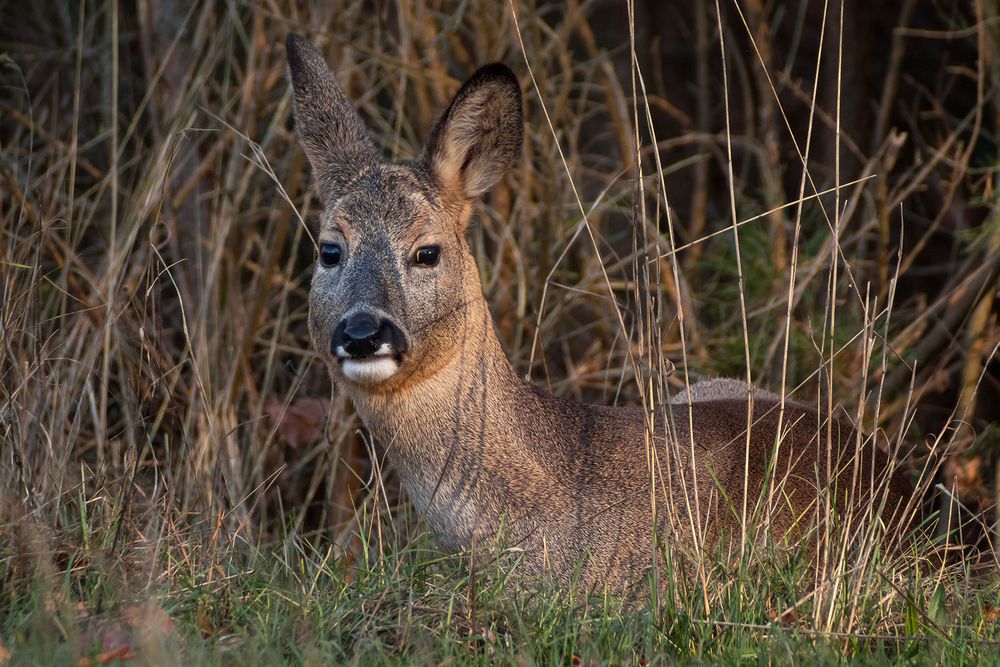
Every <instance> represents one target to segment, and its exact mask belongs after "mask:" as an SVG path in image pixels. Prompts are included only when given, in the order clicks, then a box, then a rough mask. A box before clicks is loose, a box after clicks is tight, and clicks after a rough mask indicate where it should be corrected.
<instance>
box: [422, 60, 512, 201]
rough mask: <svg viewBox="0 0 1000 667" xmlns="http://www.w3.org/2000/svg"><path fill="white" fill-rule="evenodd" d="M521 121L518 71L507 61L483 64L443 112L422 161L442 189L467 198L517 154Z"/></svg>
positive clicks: (485, 185) (499, 175) (494, 179)
mask: <svg viewBox="0 0 1000 667" xmlns="http://www.w3.org/2000/svg"><path fill="white" fill-rule="evenodd" d="M523 125H524V124H523V120H522V117H521V87H520V85H519V84H518V83H517V77H515V76H514V73H513V72H511V71H510V69H508V68H507V66H506V65H501V64H499V63H495V64H493V65H486V66H485V67H482V68H480V69H479V70H477V71H476V73H475V74H473V75H472V77H471V78H469V80H468V81H466V82H465V84H464V85H463V86H462V87H461V89H459V91H458V92H457V93H456V94H455V97H454V99H452V101H451V104H450V105H448V109H447V110H446V111H445V112H444V114H442V116H441V120H439V121H438V123H437V126H435V128H434V131H433V132H432V133H431V138H430V141H428V143H427V149H426V150H425V151H424V157H423V160H424V163H425V164H426V165H427V167H428V168H429V169H430V171H431V173H432V174H434V176H435V178H436V179H437V181H438V183H440V184H441V186H442V187H444V188H445V189H448V190H451V191H452V192H456V193H457V194H458V195H459V196H461V197H464V198H466V199H472V198H474V197H478V196H479V195H481V194H483V193H484V192H486V191H487V190H489V189H490V188H492V187H493V186H494V185H496V183H497V181H499V180H500V179H501V178H502V177H503V175H504V174H505V173H506V172H507V170H508V169H510V168H511V166H513V164H514V162H515V161H516V160H517V157H518V155H520V153H521V142H522V140H523V135H524V128H523Z"/></svg>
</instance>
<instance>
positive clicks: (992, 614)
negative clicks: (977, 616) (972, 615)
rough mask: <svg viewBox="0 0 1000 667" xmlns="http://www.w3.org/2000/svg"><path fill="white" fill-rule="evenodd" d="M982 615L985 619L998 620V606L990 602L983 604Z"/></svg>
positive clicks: (999, 618)
mask: <svg viewBox="0 0 1000 667" xmlns="http://www.w3.org/2000/svg"><path fill="white" fill-rule="evenodd" d="M983 617H984V618H985V619H986V620H987V621H1000V607H994V606H993V605H991V604H984V605H983Z"/></svg>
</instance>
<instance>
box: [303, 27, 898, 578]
mask: <svg viewBox="0 0 1000 667" xmlns="http://www.w3.org/2000/svg"><path fill="white" fill-rule="evenodd" d="M287 48H288V58H289V71H290V75H291V79H292V83H293V88H294V112H295V120H296V126H297V127H296V129H297V132H298V134H299V139H300V142H301V144H302V145H303V148H304V149H305V151H306V154H307V156H308V157H309V160H310V163H311V165H312V168H313V178H314V180H315V181H316V183H317V185H318V188H319V191H320V193H321V195H322V197H323V200H324V203H325V205H326V208H325V211H324V214H323V218H322V222H321V228H320V234H319V241H320V261H319V264H318V266H317V269H316V273H315V274H314V277H313V283H312V289H311V293H310V320H309V325H310V333H311V335H312V338H313V341H314V344H315V345H316V348H317V349H318V350H319V351H320V352H321V354H322V355H323V357H324V359H325V361H326V363H327V365H328V366H329V368H330V372H331V376H332V378H333V381H334V382H335V383H336V384H337V385H338V386H340V387H341V388H342V389H343V390H344V391H346V392H347V393H348V394H349V395H350V397H351V399H352V400H353V402H354V405H355V407H356V409H357V411H358V413H359V415H360V416H361V418H362V420H363V421H364V423H365V425H366V426H367V427H368V428H369V429H370V431H371V432H372V433H373V435H374V436H375V438H376V440H377V441H378V442H379V443H380V444H381V446H382V447H383V448H384V449H385V452H386V456H387V458H388V460H389V461H390V462H391V464H392V465H393V467H394V468H395V470H396V471H397V472H398V474H399V477H400V479H401V480H402V483H403V486H404V488H405V489H406V491H407V493H408V495H409V496H410V498H411V499H412V500H413V502H414V504H415V506H416V508H417V510H418V511H419V512H420V513H421V515H422V516H424V517H426V519H427V521H428V523H429V525H430V527H431V528H432V530H433V531H434V533H435V534H436V535H437V537H438V540H439V542H440V544H441V546H442V547H443V548H445V549H449V550H462V549H466V548H469V547H473V546H475V545H477V544H478V545H490V544H491V543H493V541H494V539H495V537H496V536H497V534H498V533H499V532H500V531H505V532H506V534H507V536H508V544H509V545H511V546H516V547H518V548H519V549H520V550H521V553H522V554H523V566H524V568H525V569H526V570H527V571H528V572H529V573H533V574H541V573H548V574H551V575H554V576H555V577H556V578H558V579H560V580H561V581H563V582H569V580H570V579H571V578H572V577H573V576H574V573H575V572H577V571H578V573H579V577H580V581H579V583H581V584H583V585H584V586H588V587H589V586H595V585H597V586H602V585H607V586H609V587H611V588H612V589H615V590H622V589H624V588H625V587H627V586H628V585H629V584H631V583H634V582H636V581H638V580H639V579H640V578H641V577H642V575H643V573H644V572H645V571H646V570H647V569H648V568H649V566H650V564H651V554H652V537H653V531H654V529H655V530H658V531H663V532H664V533H665V534H666V535H667V537H668V538H669V539H670V540H671V541H672V542H674V543H676V544H678V545H694V544H695V543H697V542H699V540H701V539H706V540H712V539H716V538H718V537H722V536H724V535H727V534H728V535H736V536H737V537H738V536H739V533H740V531H741V530H742V529H743V527H744V526H743V522H742V519H741V516H740V513H739V512H734V511H733V507H734V504H735V505H737V506H738V505H739V503H738V501H736V500H734V499H737V498H740V499H741V498H742V497H743V493H744V479H746V480H747V481H748V482H749V486H748V488H747V492H748V494H749V497H750V498H751V499H753V500H755V499H756V498H757V497H758V494H759V493H760V491H761V489H762V487H763V485H764V484H765V480H766V479H767V474H766V468H767V465H768V461H769V460H770V456H771V453H772V452H773V450H774V445H775V442H776V440H777V441H780V442H781V443H782V444H781V449H780V450H779V451H780V452H781V455H780V457H778V462H777V465H776V467H775V476H776V477H777V478H780V479H781V481H782V483H783V484H784V487H783V488H784V497H785V498H791V499H793V500H789V501H788V502H786V503H784V504H782V506H781V507H778V508H776V509H775V511H774V513H773V515H771V516H769V518H768V520H769V523H770V529H771V532H772V533H775V534H778V535H785V534H787V533H789V531H790V530H791V529H792V527H793V526H795V525H801V524H803V523H805V522H803V521H799V519H800V518H801V517H802V516H804V515H805V514H806V513H807V512H809V507H812V506H814V505H815V503H816V499H817V484H819V485H820V486H822V484H823V482H824V481H825V480H827V479H829V478H830V477H831V476H830V475H827V474H826V466H825V463H824V457H818V456H817V452H819V451H820V450H819V447H818V445H817V443H819V442H820V440H819V436H818V432H820V431H823V432H825V427H824V428H822V429H820V428H819V427H820V426H821V424H822V422H823V419H821V418H820V417H819V416H818V414H817V413H816V412H815V411H813V410H811V409H809V408H807V407H805V406H802V405H800V404H797V403H794V402H791V401H789V402H787V403H786V405H785V406H784V410H783V411H782V407H781V405H780V399H779V398H778V397H777V396H775V395H773V394H769V393H767V392H762V391H758V390H754V389H751V388H750V387H748V386H747V385H746V384H744V383H742V382H739V381H735V380H710V381H706V382H702V383H699V384H696V385H694V386H693V387H692V388H691V391H690V395H688V394H687V393H684V394H682V395H680V396H677V397H675V398H674V399H673V400H672V401H671V403H670V404H669V405H667V406H663V408H662V409H658V410H657V411H656V414H654V415H651V417H652V428H650V427H649V426H647V424H649V423H650V419H649V418H650V415H647V414H646V413H645V412H644V410H643V409H642V408H610V407H602V406H594V405H584V404H580V403H576V402H573V401H568V400H564V399H561V398H558V397H555V396H552V395H549V394H546V393H545V392H543V391H541V390H539V389H538V388H536V387H534V386H533V385H531V384H530V383H528V382H526V381H524V380H523V379H521V378H520V377H519V376H518V374H517V373H516V372H515V371H514V369H513V368H512V367H511V365H510V363H509V361H508V359H507V357H506V355H505V353H504V351H503V349H502V347H501V345H500V342H499V340H498V339H497V336H496V334H495V332H494V328H493V321H492V317H491V314H490V312H489V308H488V307H487V304H486V301H485V299H484V297H483V294H482V289H481V286H480V279H479V273H478V271H477V269H476V266H475V262H474V260H473V258H472V256H471V253H470V252H469V249H468V247H467V244H466V242H465V231H466V227H467V224H468V220H469V217H470V215H471V210H472V202H473V201H474V200H475V198H476V197H478V196H479V195H480V194H482V193H483V192H485V191H486V190H488V189H489V188H490V187H492V185H494V184H495V183H496V181H497V180H499V178H500V177H501V176H502V175H503V174H504V173H505V172H506V171H507V169H508V168H509V167H510V166H511V165H512V164H513V163H514V162H515V160H516V158H517V156H518V154H519V150H520V143H521V135H522V129H521V122H522V121H521V100H520V89H519V87H518V84H517V81H516V79H515V78H514V76H513V74H511V73H510V71H509V70H507V69H506V68H505V67H503V66H498V65H493V66H487V67H486V68H483V69H481V70H479V71H478V72H477V73H476V74H475V75H474V76H473V77H472V78H471V79H470V80H469V81H468V82H466V84H465V85H464V86H463V87H462V89H461V90H460V91H459V92H458V93H457V94H456V96H455V98H454V100H453V101H452V103H451V105H450V106H449V107H448V109H447V110H446V111H445V112H444V114H443V116H442V118H441V120H440V121H439V122H438V125H437V126H436V127H435V129H434V131H433V132H432V134H431V138H430V141H429V143H428V146H427V148H426V150H425V152H424V154H423V155H421V156H420V157H419V158H418V159H417V160H415V161H413V162H409V163H405V164H391V163H388V162H386V161H385V160H384V159H383V158H382V156H381V155H380V154H379V152H378V151H377V150H376V148H375V146H374V144H372V143H371V140H370V139H369V138H368V136H367V134H366V131H365V129H364V126H363V124H362V122H361V120H360V118H359V117H358V116H357V114H356V112H355V111H354V109H353V108H352V107H351V105H350V103H349V102H348V100H347V98H346V96H345V95H344V93H343V91H342V89H341V88H340V86H339V84H337V82H336V79H335V78H334V77H333V75H332V73H331V72H330V70H329V69H328V68H327V66H326V64H325V62H324V61H323V59H322V58H321V56H320V55H319V54H318V53H317V52H316V51H315V50H314V49H313V48H312V47H311V46H310V45H309V44H308V43H307V42H305V41H304V40H302V39H301V38H299V37H297V36H294V35H292V36H290V37H289V39H288V42H287ZM751 395H752V396H753V403H754V405H753V415H752V419H753V428H752V429H751V430H750V437H749V441H748V438H747V435H746V433H747V402H748V400H750V397H751ZM779 420H780V421H781V423H782V430H781V435H780V437H776V436H777V435H778V423H779ZM833 432H834V436H835V439H836V442H837V443H851V444H852V445H853V442H854V439H853V435H851V434H850V432H849V429H847V430H845V429H844V428H843V427H842V425H841V423H840V422H836V423H835V428H834V429H833ZM748 444H749V449H747V445H748ZM692 455H693V458H692ZM872 456H874V457H878V456H880V454H878V452H877V451H872V452H870V454H869V458H865V459H864V461H865V462H867V461H869V459H870V457H872ZM832 458H833V459H834V461H835V462H839V466H838V467H837V469H836V471H835V472H834V473H833V475H832V477H836V478H838V479H840V478H844V476H845V475H847V476H848V477H850V475H851V474H853V475H854V479H857V469H856V468H855V467H853V466H850V465H846V466H845V465H844V462H843V457H842V455H841V453H840V452H839V450H838V452H837V454H836V455H835V456H833V457H832ZM862 458H864V457H862ZM747 460H748V461H749V466H747V465H745V464H746V462H747ZM651 465H652V466H653V467H652V470H653V471H654V472H653V473H651ZM864 465H865V467H864V469H863V470H862V472H863V474H864V475H868V474H870V472H871V468H870V467H868V465H867V463H865V464H864ZM695 477H697V482H695ZM862 479H863V477H862ZM890 486H891V489H892V491H891V494H890V495H892V498H890V501H891V502H892V503H896V504H898V503H899V501H900V500H901V499H902V498H903V495H904V490H905V486H904V485H903V484H902V482H901V481H900V480H898V479H897V480H893V482H892V484H891V485H890ZM727 498H728V500H727ZM779 504H781V503H779ZM654 507H655V508H656V512H655V515H654V513H653V509H654ZM578 567H579V568H580V569H579V570H577V568H578Z"/></svg>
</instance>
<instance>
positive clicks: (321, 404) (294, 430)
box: [264, 395, 330, 449]
mask: <svg viewBox="0 0 1000 667" xmlns="http://www.w3.org/2000/svg"><path fill="white" fill-rule="evenodd" d="M329 410H330V401H328V400H326V399H319V398H300V399H299V400H297V401H295V402H294V403H291V404H290V405H288V406H287V407H286V406H285V404H284V403H283V402H282V401H280V400H279V399H278V397H277V396H274V395H271V396H268V397H267V399H266V400H265V401H264V412H266V413H267V416H268V417H270V418H271V423H272V424H274V425H275V426H276V427H277V429H278V435H279V436H280V437H281V439H282V441H284V442H285V444H287V445H288V446H289V447H291V448H292V449H297V448H298V447H299V446H301V445H307V444H309V443H312V442H316V441H317V440H319V439H320V437H322V435H323V429H322V427H323V420H325V419H326V415H327V412H329Z"/></svg>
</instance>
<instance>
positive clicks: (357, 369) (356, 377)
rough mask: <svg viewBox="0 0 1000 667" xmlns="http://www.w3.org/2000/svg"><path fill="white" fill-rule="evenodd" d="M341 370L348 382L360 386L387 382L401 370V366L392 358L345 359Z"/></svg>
mask: <svg viewBox="0 0 1000 667" xmlns="http://www.w3.org/2000/svg"><path fill="white" fill-rule="evenodd" d="M340 370H341V371H342V372H343V373H344V375H345V376H346V377H347V379H348V380H352V381H354V382H357V383H359V384H375V383H377V382H385V381H386V380H388V379H389V378H391V377H392V376H393V375H395V374H396V371H398V370H399V365H398V364H397V363H396V360H395V359H393V358H392V357H391V356H388V355H385V356H380V357H368V358H366V359H344V360H343V361H342V362H341V363H340Z"/></svg>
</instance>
